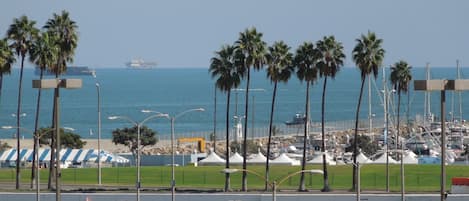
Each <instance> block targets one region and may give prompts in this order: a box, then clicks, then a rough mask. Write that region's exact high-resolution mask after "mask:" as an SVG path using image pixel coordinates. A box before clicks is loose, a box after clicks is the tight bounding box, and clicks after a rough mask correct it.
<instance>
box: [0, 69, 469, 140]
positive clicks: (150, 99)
mask: <svg viewBox="0 0 469 201" xmlns="http://www.w3.org/2000/svg"><path fill="white" fill-rule="evenodd" d="M91 68H93V67H92V66H91ZM464 70H465V69H464V68H463V70H462V71H463V75H464ZM96 72H97V81H98V82H99V83H100V86H101V88H100V89H101V99H102V135H103V138H110V137H111V132H112V130H114V129H116V128H123V127H130V126H131V124H130V123H128V122H125V121H122V120H108V119H107V117H109V116H112V115H123V116H127V117H129V118H130V119H133V120H134V121H136V122H139V121H141V120H143V119H145V117H147V116H149V114H145V113H141V112H140V111H141V110H142V109H150V110H156V111H159V112H163V113H169V114H170V115H176V114H178V113H179V112H182V111H185V110H187V109H192V108H199V107H202V108H205V109H206V111H205V112H193V113H187V114H186V115H183V116H181V117H180V118H178V119H177V120H176V124H175V129H176V133H188V132H200V131H211V130H213V124H214V123H213V122H214V120H213V119H214V80H213V79H212V78H211V77H210V74H209V73H208V70H207V69H202V68H198V69H197V68H186V69H165V68H157V69H153V70H127V69H122V68H115V69H96ZM387 75H389V72H387ZM431 75H432V78H447V79H454V78H455V77H456V68H455V67H446V68H432V69H431ZM18 77H19V70H18V69H15V71H13V72H12V74H11V75H10V76H6V77H5V78H4V84H3V86H4V87H3V93H2V97H1V102H0V122H1V125H13V126H14V125H16V118H15V117H13V116H12V115H11V114H13V113H16V101H17V93H18V87H17V86H18ZM413 77H414V79H424V78H425V69H424V68H414V69H413ZM50 78H52V77H50ZM75 78H76V77H75ZM79 78H82V79H83V87H82V88H81V89H74V90H61V105H60V107H61V126H66V127H72V128H74V129H75V132H76V133H78V134H80V135H81V136H83V137H85V138H96V137H97V91H96V87H95V79H94V78H93V77H91V76H80V77H79ZM33 79H38V76H36V75H34V71H33V69H25V72H24V82H23V86H24V91H23V97H24V98H23V102H22V105H23V109H22V112H24V113H26V116H24V117H22V118H21V126H22V127H24V128H28V129H33V128H34V116H35V108H36V98H37V90H36V89H33V88H32V84H31V83H32V81H31V80H33ZM251 83H252V84H251V88H252V89H254V90H252V91H251V92H250V96H251V97H250V107H251V108H250V113H252V114H250V115H251V116H250V120H249V124H252V123H251V122H252V119H254V126H255V127H267V126H268V122H269V113H270V104H271V99H272V97H271V96H272V88H273V87H272V84H271V83H270V81H269V80H268V79H267V77H266V74H265V71H260V72H256V73H254V74H253V75H252V82H251ZM375 83H376V84H372V102H371V103H372V104H371V105H372V113H373V114H375V116H376V118H380V117H382V116H383V107H382V104H381V99H380V98H379V96H378V94H379V93H380V92H379V90H380V89H381V86H382V76H381V75H379V76H378V79H377V80H376V81H375ZM240 88H243V89H244V88H245V87H244V86H241V87H240ZM305 88H306V86H305V84H304V83H301V82H299V81H298V79H297V78H296V77H293V78H292V79H291V80H290V81H289V82H288V83H287V84H279V89H278V93H277V104H276V111H275V118H274V121H275V124H278V125H280V124H283V122H285V121H287V120H290V119H291V118H292V116H293V115H294V114H295V113H297V112H302V111H304V106H305ZM365 88H367V86H365ZM359 89H360V77H359V71H358V70H357V69H356V68H343V69H342V70H341V72H340V73H339V74H338V75H337V77H336V79H335V80H329V81H328V88H327V97H326V101H327V103H326V120H327V121H338V120H352V119H354V117H355V111H356V104H357V100H358V95H359ZM321 93H322V80H319V81H318V82H317V83H315V84H314V86H313V87H312V93H311V112H312V119H313V120H315V121H318V120H320V109H321V108H320V107H321V99H320V98H321ZM364 95H365V96H364V99H363V103H362V104H363V105H362V109H361V115H360V116H361V118H367V116H368V98H367V91H365V93H364ZM236 96H237V97H238V98H237V99H238V101H237V102H238V103H237V104H236ZM432 96H433V97H432V98H433V99H432V100H433V101H432V110H433V112H434V113H436V114H439V93H434V94H433V95H432ZM42 97H43V99H42V102H41V111H40V114H41V115H40V125H41V126H44V127H45V126H50V125H51V117H52V98H53V91H52V90H45V91H44V93H43V96H42ZM225 97H226V94H224V93H222V92H218V93H217V114H216V116H217V130H218V129H219V130H222V129H224V118H225V107H226V106H225V103H226V99H225ZM232 97H233V99H232V101H231V102H232V103H233V104H232V106H231V111H232V115H235V114H236V108H237V114H238V115H243V114H244V91H239V92H236V91H234V92H233V96H232ZM455 97H457V96H455ZM462 99H463V102H464V100H469V96H468V95H467V93H466V92H464V93H463V98H462ZM410 100H411V106H410V107H411V112H410V116H412V117H414V118H415V115H416V114H422V113H423V110H424V109H423V107H424V106H423V92H414V91H413V90H411V92H410ZM402 101H403V103H406V101H407V98H406V97H404V98H403V100H402ZM447 103H448V105H447V109H448V111H451V108H452V107H451V103H452V94H451V93H448V95H447ZM455 105H456V106H455V108H456V109H457V108H458V105H459V102H458V99H457V98H456V99H455ZM463 107H464V104H463ZM405 110H406V109H405V107H404V108H403V109H402V111H405ZM468 112H469V107H466V108H463V115H469V114H468ZM455 113H457V112H455ZM145 125H147V126H149V127H150V128H152V129H154V130H156V131H158V133H160V134H161V135H167V134H169V133H170V122H169V120H167V119H154V120H151V121H149V122H147V123H145ZM248 126H249V127H251V125H248ZM90 131H91V133H93V135H90ZM13 133H14V131H13V130H0V135H1V138H8V137H11V136H12V135H13ZM24 137H26V138H29V137H31V135H30V134H28V133H24Z"/></svg>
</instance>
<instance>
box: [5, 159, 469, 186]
mask: <svg viewBox="0 0 469 201" xmlns="http://www.w3.org/2000/svg"><path fill="white" fill-rule="evenodd" d="M223 168H224V167H223V166H209V167H191V166H186V167H176V168H175V169H176V172H175V174H176V186H177V187H186V188H207V189H214V188H216V189H222V188H223V185H224V174H222V173H221V170H222V169H223ZM232 168H241V167H232ZM385 168H386V166H385V165H365V166H362V168H361V186H362V189H364V190H384V189H385V185H386V176H385V175H386V173H385ZM248 169H249V170H251V171H255V172H258V173H261V174H262V175H263V174H264V171H265V167H264V166H248ZM300 169H301V167H300V166H296V167H288V166H271V174H270V175H271V176H270V178H271V181H273V180H276V181H279V180H281V179H282V178H284V177H285V176H287V175H289V174H290V173H294V172H296V171H298V170H300ZM307 169H322V166H320V165H309V166H307ZM328 170H329V181H330V186H331V188H332V189H336V190H348V189H350V187H351V183H352V167H351V166H328ZM446 170H447V188H450V187H451V178H452V177H469V166H463V165H450V166H447V169H446ZM141 173H142V174H141V175H142V186H143V187H169V185H170V178H171V167H168V166H152V167H142V169H141ZM30 177H31V170H30V169H22V172H21V180H22V183H29V182H30V179H29V178H30ZM47 177H48V171H47V170H45V169H43V170H41V183H46V182H47ZM62 178H63V179H62V182H63V183H64V184H77V185H84V186H86V185H95V184H96V183H97V169H96V168H70V169H63V170H62ZM135 178H136V168H135V167H112V168H103V169H102V183H103V184H105V185H114V186H134V185H135ZM241 178H242V173H241V172H237V173H233V174H232V176H231V185H232V189H234V190H236V189H240V188H241ZM299 178H300V176H299V175H296V176H293V177H291V178H289V179H287V180H285V181H284V182H283V183H281V184H280V189H297V188H298V185H299ZM305 181H306V182H305V184H306V187H307V188H308V189H321V188H322V182H323V178H322V175H309V174H308V175H306V180H305ZM0 182H2V183H10V182H11V183H12V185H13V184H14V182H15V169H14V168H8V169H6V168H2V169H0ZM439 184H440V166H439V165H406V166H405V185H406V191H414V192H429V191H434V192H436V191H439ZM263 187H264V180H262V179H260V178H258V177H257V176H256V175H253V174H250V173H248V188H249V189H263ZM390 188H391V191H399V190H400V173H399V165H390Z"/></svg>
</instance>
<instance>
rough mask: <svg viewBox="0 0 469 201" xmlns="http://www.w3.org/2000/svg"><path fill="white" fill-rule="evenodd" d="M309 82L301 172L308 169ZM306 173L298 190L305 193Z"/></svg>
mask: <svg viewBox="0 0 469 201" xmlns="http://www.w3.org/2000/svg"><path fill="white" fill-rule="evenodd" d="M309 84H310V82H309V81H306V103H305V104H306V106H305V116H306V121H305V129H304V135H303V158H302V160H301V170H302V171H304V170H305V169H306V149H307V147H306V141H307V139H308V132H309ZM305 190H306V188H305V173H304V172H301V176H300V186H299V188H298V191H305Z"/></svg>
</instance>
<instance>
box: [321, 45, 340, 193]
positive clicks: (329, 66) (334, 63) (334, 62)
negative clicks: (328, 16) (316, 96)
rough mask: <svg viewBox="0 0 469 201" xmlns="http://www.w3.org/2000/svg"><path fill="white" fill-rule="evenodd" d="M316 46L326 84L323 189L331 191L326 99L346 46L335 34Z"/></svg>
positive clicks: (322, 121)
mask: <svg viewBox="0 0 469 201" xmlns="http://www.w3.org/2000/svg"><path fill="white" fill-rule="evenodd" d="M316 48H317V50H318V54H319V55H318V56H319V62H318V67H319V75H320V76H321V77H324V84H323V88H322V102H321V134H322V135H321V136H322V146H321V152H322V153H323V158H322V168H323V172H324V174H323V177H324V187H323V189H322V191H324V192H329V191H330V188H329V178H328V174H327V164H326V144H325V136H324V135H325V131H324V126H325V122H324V119H325V117H324V110H325V99H326V86H327V78H328V77H331V78H332V79H334V78H335V75H336V74H337V72H338V71H339V70H340V67H342V66H343V65H344V59H345V54H344V47H343V46H342V43H340V42H338V41H336V40H335V38H334V36H326V37H324V38H323V39H322V40H319V41H318V42H317V43H316Z"/></svg>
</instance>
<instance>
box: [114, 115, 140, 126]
mask: <svg viewBox="0 0 469 201" xmlns="http://www.w3.org/2000/svg"><path fill="white" fill-rule="evenodd" d="M108 119H109V120H116V119H123V120H126V121H128V122H130V123H131V124H133V125H134V126H138V123H137V122H135V121H134V120H132V119H130V118H129V117H126V116H110V117H108Z"/></svg>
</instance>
